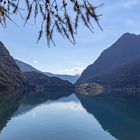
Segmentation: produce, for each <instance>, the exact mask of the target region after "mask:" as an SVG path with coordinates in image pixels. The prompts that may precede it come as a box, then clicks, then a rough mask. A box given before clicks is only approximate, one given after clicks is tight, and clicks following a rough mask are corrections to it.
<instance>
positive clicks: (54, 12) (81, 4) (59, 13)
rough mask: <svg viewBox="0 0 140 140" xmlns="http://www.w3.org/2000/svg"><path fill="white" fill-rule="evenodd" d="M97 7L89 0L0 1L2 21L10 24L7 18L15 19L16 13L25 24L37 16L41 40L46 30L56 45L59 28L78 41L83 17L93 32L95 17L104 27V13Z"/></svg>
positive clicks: (49, 40)
mask: <svg viewBox="0 0 140 140" xmlns="http://www.w3.org/2000/svg"><path fill="white" fill-rule="evenodd" d="M23 3H24V4H26V6H24V4H23ZM96 8H98V7H95V6H93V4H91V2H89V1H88V0H0V24H1V25H2V26H3V27H6V21H7V20H10V21H12V22H14V20H13V19H12V15H14V14H19V15H20V16H21V18H22V19H23V20H24V22H25V23H24V25H26V23H28V21H29V20H31V19H32V17H33V18H34V21H35V22H36V21H37V20H39V21H40V23H41V28H40V31H39V36H38V41H39V40H40V38H41V37H42V35H43V34H44V33H45V35H46V37H47V42H48V44H50V42H52V43H53V44H54V40H53V34H54V32H55V31H57V32H58V33H59V34H61V35H62V36H63V37H66V38H67V39H68V40H69V41H70V42H71V43H72V44H75V35H76V34H77V28H78V25H79V21H80V20H81V21H82V22H83V23H84V24H85V27H87V28H88V29H89V30H90V31H91V32H93V21H92V20H94V21H95V22H96V23H97V24H98V26H99V27H100V25H99V20H98V18H99V16H100V15H97V14H96V13H95V10H96ZM100 28H101V27H100ZM54 45H55V44H54Z"/></svg>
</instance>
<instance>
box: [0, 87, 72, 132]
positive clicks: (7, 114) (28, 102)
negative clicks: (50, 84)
mask: <svg viewBox="0 0 140 140" xmlns="http://www.w3.org/2000/svg"><path fill="white" fill-rule="evenodd" d="M70 94H72V92H71V90H67V89H66V90H57V91H56V90H48V91H47V90H45V91H42V92H27V93H19V92H17V93H11V92H2V93H0V132H1V131H2V129H3V128H4V127H5V126H6V124H7V123H8V121H9V120H10V119H11V118H12V117H13V116H14V117H15V116H17V115H20V114H23V113H26V112H27V111H30V110H31V109H33V108H34V107H36V106H38V105H40V104H42V103H44V102H47V101H48V100H57V99H59V98H62V97H67V96H69V95H70Z"/></svg>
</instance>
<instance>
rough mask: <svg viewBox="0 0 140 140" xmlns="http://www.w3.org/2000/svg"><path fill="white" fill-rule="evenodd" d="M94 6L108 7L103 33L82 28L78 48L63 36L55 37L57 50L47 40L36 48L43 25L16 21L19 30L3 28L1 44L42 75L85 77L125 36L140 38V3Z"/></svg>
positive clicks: (125, 0)
mask: <svg viewBox="0 0 140 140" xmlns="http://www.w3.org/2000/svg"><path fill="white" fill-rule="evenodd" d="M90 1H91V2H93V3H94V5H97V6H98V5H100V4H102V3H104V6H102V7H100V8H99V9H98V10H97V13H98V14H103V16H102V17H100V24H101V26H102V28H103V30H104V31H103V32H102V31H101V30H100V29H99V28H98V26H97V25H96V24H95V26H94V27H95V33H94V34H92V33H91V32H89V31H88V30H87V29H85V28H84V25H83V24H80V26H79V31H78V35H77V36H76V42H77V43H76V45H75V46H73V45H72V44H71V43H69V42H68V41H67V40H65V39H63V38H61V37H60V36H59V35H56V36H55V42H56V44H57V45H56V47H53V46H52V47H51V48H48V46H47V43H46V40H45V39H44V38H42V39H41V41H40V42H39V43H38V44H36V40H37V37H38V34H37V33H38V31H39V25H38V24H37V25H32V24H30V25H29V24H28V25H27V26H26V27H24V28H23V27H22V25H23V23H21V21H20V20H19V19H15V20H16V22H17V24H18V26H19V27H20V28H17V27H16V26H15V25H14V24H13V23H11V22H9V23H8V25H7V28H6V29H3V28H2V27H1V28H0V30H1V31H0V32H1V33H0V40H1V41H2V42H3V43H4V44H5V46H6V47H7V48H8V50H9V51H10V53H11V55H12V56H13V57H14V58H17V59H19V60H22V61H24V62H26V63H28V64H31V65H32V66H34V67H35V68H37V69H39V70H41V71H47V72H52V73H60V74H72V75H73V74H77V73H81V72H82V70H83V69H85V68H86V67H87V66H88V65H90V64H92V63H93V62H94V61H95V60H96V59H97V57H98V56H99V55H100V53H101V52H102V51H103V50H104V49H106V48H108V47H109V46H110V45H111V44H113V43H114V42H115V41H116V40H117V39H118V38H119V37H120V36H121V35H122V34H123V33H125V32H130V33H135V34H140V31H139V29H140V27H139V26H140V0H116V1H112V0H90Z"/></svg>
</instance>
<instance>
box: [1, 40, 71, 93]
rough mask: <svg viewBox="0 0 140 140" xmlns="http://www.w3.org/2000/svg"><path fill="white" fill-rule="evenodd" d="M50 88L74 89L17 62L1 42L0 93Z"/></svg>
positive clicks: (61, 81) (64, 81) (57, 79)
mask: <svg viewBox="0 0 140 140" xmlns="http://www.w3.org/2000/svg"><path fill="white" fill-rule="evenodd" d="M17 64H18V65H19V66H20V68H19V66H18V65H17ZM32 70H33V71H32ZM50 88H51V89H52V88H53V89H54V88H57V89H58V88H59V89H62V88H63V89H73V84H71V83H70V82H68V81H66V80H62V79H60V78H56V77H48V76H47V75H45V74H44V73H42V72H40V71H38V70H36V69H34V68H33V67H31V66H29V65H27V64H25V63H22V62H21V61H18V60H16V61H15V60H14V59H13V57H12V56H11V55H10V53H9V52H8V50H7V49H6V47H5V46H4V44H3V43H2V42H0V91H3V90H10V91H11V90H13V91H15V90H16V91H17V90H44V89H50Z"/></svg>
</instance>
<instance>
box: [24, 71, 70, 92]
mask: <svg viewBox="0 0 140 140" xmlns="http://www.w3.org/2000/svg"><path fill="white" fill-rule="evenodd" d="M24 74H25V76H26V79H27V81H29V83H30V84H31V85H32V86H35V87H37V88H39V89H45V88H55V89H56V88H73V85H72V84H71V83H70V82H68V81H64V80H61V79H60V78H57V77H48V76H46V75H45V74H42V73H39V72H25V73H24Z"/></svg>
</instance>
